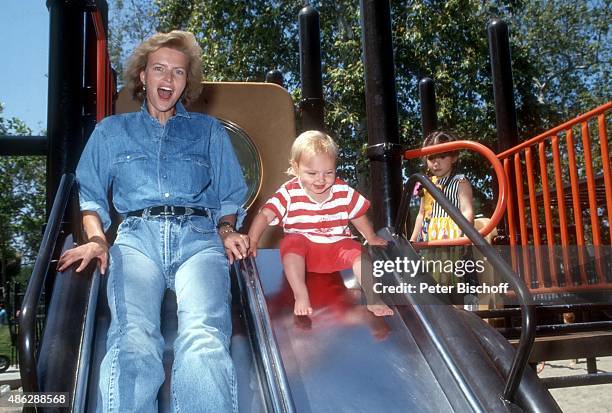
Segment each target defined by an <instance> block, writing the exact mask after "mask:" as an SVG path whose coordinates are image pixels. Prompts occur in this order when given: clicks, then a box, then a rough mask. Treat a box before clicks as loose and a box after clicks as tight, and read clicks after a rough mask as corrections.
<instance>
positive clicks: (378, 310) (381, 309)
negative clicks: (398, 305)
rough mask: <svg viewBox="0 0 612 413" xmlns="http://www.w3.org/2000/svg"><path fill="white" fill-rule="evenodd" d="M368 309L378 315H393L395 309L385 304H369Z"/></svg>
mask: <svg viewBox="0 0 612 413" xmlns="http://www.w3.org/2000/svg"><path fill="white" fill-rule="evenodd" d="M368 310H370V311H371V312H372V313H373V314H374V315H375V316H377V317H384V316H388V315H393V310H392V309H391V308H389V306H387V305H385V304H369V305H368Z"/></svg>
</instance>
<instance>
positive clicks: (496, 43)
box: [488, 19, 518, 151]
mask: <svg viewBox="0 0 612 413" xmlns="http://www.w3.org/2000/svg"><path fill="white" fill-rule="evenodd" d="M488 34H489V54H490V59H491V73H492V75H493V97H494V99H495V124H496V126H497V139H498V143H499V148H498V149H499V150H500V151H505V150H506V149H509V148H512V147H513V146H516V145H517V144H518V129H517V126H516V109H515V106H514V87H513V85H512V59H511V57H510V41H509V38H508V26H507V25H506V23H504V22H503V21H501V20H498V19H495V20H492V21H491V23H490V24H489V27H488Z"/></svg>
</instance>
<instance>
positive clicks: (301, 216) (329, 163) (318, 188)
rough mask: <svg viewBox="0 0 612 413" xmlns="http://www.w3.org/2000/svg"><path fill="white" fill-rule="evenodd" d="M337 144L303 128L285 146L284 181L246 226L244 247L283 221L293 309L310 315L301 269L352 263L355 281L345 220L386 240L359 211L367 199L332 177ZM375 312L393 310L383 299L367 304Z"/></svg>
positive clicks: (357, 263)
mask: <svg viewBox="0 0 612 413" xmlns="http://www.w3.org/2000/svg"><path fill="white" fill-rule="evenodd" d="M337 154H338V146H337V145H336V143H335V142H334V140H333V139H332V138H331V137H329V136H328V135H327V134H325V133H323V132H319V131H306V132H304V133H302V134H301V135H300V136H298V137H297V139H296V140H295V142H294V143H293V146H292V147H291V159H290V160H289V163H290V168H289V170H288V173H289V174H290V175H293V176H294V177H293V178H292V179H290V180H289V181H287V182H285V183H284V184H283V185H282V186H281V187H280V188H279V189H278V191H277V192H276V193H275V194H274V195H273V196H272V197H271V198H270V199H269V200H268V201H267V202H266V204H265V205H264V206H263V207H262V209H261V211H259V213H258V214H257V216H256V217H255V219H254V220H253V223H252V224H251V227H250V229H249V238H250V244H251V245H250V251H251V254H252V255H256V254H257V242H258V241H259V238H260V237H261V234H262V233H263V232H264V230H265V229H266V227H267V226H268V225H278V224H281V225H282V226H283V229H284V232H285V236H284V237H283V240H282V241H281V244H280V253H281V259H282V263H283V267H284V270H285V274H286V276H287V281H288V282H289V285H290V286H291V289H292V290H293V296H294V298H295V305H294V314H296V315H310V314H312V306H311V304H310V298H309V295H308V289H307V287H306V272H307V271H309V272H315V273H330V272H335V271H340V270H343V269H346V268H352V269H353V272H354V274H355V277H356V278H357V281H358V282H359V283H360V284H361V244H359V243H358V242H357V241H355V240H354V239H353V235H352V234H351V231H350V229H349V227H348V224H349V222H351V223H352V224H353V225H354V226H355V228H357V230H358V231H359V232H360V233H361V234H362V235H363V236H364V238H365V240H366V242H367V243H369V244H370V245H387V242H386V241H385V240H384V239H383V238H381V237H379V236H377V235H376V233H375V232H374V229H373V227H372V223H371V222H370V220H369V219H368V218H367V216H366V215H365V213H366V211H367V210H368V208H369V206H370V202H369V201H368V200H367V199H365V198H364V197H363V196H362V195H361V194H359V193H358V192H357V191H355V190H354V189H353V188H351V187H350V186H348V185H347V184H346V183H345V182H344V181H342V180H340V179H338V178H336V156H337ZM368 310H370V311H371V312H372V313H374V314H375V315H377V316H385V315H391V314H393V310H391V309H390V308H389V307H387V306H386V305H384V304H382V305H368Z"/></svg>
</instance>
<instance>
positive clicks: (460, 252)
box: [410, 131, 476, 301]
mask: <svg viewBox="0 0 612 413" xmlns="http://www.w3.org/2000/svg"><path fill="white" fill-rule="evenodd" d="M456 140H457V138H456V137H454V136H453V135H451V134H450V133H447V132H441V131H439V132H432V133H431V134H429V135H428V136H427V138H425V142H423V147H426V146H431V145H437V144H440V143H446V142H453V141H456ZM458 160H459V152H458V151H452V152H444V153H437V154H433V155H429V156H427V171H428V173H429V175H430V176H431V181H432V182H433V183H434V184H435V185H436V186H437V187H438V188H440V190H441V191H442V192H443V193H444V195H446V197H447V198H448V199H450V200H451V202H452V203H453V205H455V206H456V207H457V208H459V210H460V211H461V213H462V214H463V216H464V217H465V218H466V219H467V220H468V221H470V222H471V223H474V212H473V208H472V186H471V185H470V182H469V181H468V180H467V179H466V177H465V176H464V175H463V174H460V173H457V170H456V169H457V168H456V166H457V161H458ZM420 192H421V205H420V207H419V214H418V215H417V217H416V221H415V224H414V230H413V231H412V236H411V237H410V241H412V242H417V241H418V242H421V241H422V242H426V241H435V240H443V239H454V238H458V237H461V236H463V232H462V231H461V229H460V228H459V227H458V226H457V224H456V223H455V221H453V220H452V218H451V217H449V216H448V214H447V213H446V211H445V210H444V209H442V207H441V206H440V205H438V203H437V202H436V201H435V200H434V198H433V197H432V196H431V194H430V193H429V192H427V191H426V190H424V189H423V190H421V191H420ZM470 252H471V251H467V252H466V251H464V248H462V247H456V248H450V247H444V248H442V249H436V250H434V251H427V252H426V253H425V255H427V256H429V257H431V258H434V257H435V259H438V260H442V261H444V260H447V259H450V260H453V261H455V260H460V259H465V258H468V259H469V258H470V257H471V254H470ZM432 276H433V277H434V279H436V281H437V282H438V283H440V284H442V285H451V284H455V283H456V281H457V280H456V277H455V274H449V273H434V274H432ZM467 278H470V279H465V281H467V282H470V283H472V282H476V280H475V279H474V277H473V275H472V274H469V275H468V277H467ZM451 299H452V300H458V299H459V297H456V298H455V297H453V298H451ZM466 299H470V300H473V297H469V298H468V297H463V298H462V300H463V301H464V300H466Z"/></svg>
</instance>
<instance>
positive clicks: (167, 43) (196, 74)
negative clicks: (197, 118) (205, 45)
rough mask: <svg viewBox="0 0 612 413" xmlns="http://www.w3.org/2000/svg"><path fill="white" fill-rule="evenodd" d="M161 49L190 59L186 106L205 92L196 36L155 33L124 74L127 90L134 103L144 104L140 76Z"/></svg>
mask: <svg viewBox="0 0 612 413" xmlns="http://www.w3.org/2000/svg"><path fill="white" fill-rule="evenodd" d="M162 47H167V48H170V49H174V50H178V51H179V52H182V53H183V54H185V56H187V59H188V62H189V69H188V70H187V85H186V86H185V90H184V91H183V95H182V97H181V99H182V101H183V103H184V104H189V103H190V102H193V101H194V100H196V99H197V98H198V96H199V95H200V91H201V90H202V49H201V48H200V45H199V44H198V42H197V41H196V38H195V36H194V35H193V33H190V32H184V31H181V30H173V31H171V32H170V33H156V34H154V35H153V36H151V37H149V38H148V39H147V40H145V41H144V42H142V43H141V44H140V45H139V46H138V47H137V48H136V50H134V52H133V53H132V55H131V56H130V58H129V60H128V62H127V65H126V66H125V70H124V72H123V78H124V79H125V87H126V88H127V90H128V92H129V93H130V95H131V96H132V99H134V100H139V101H142V100H144V98H145V92H144V90H143V88H142V86H143V85H142V82H141V81H140V72H142V71H143V70H145V68H146V67H147V60H148V58H149V54H151V53H154V52H156V51H157V50H159V49H161V48H162Z"/></svg>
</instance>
